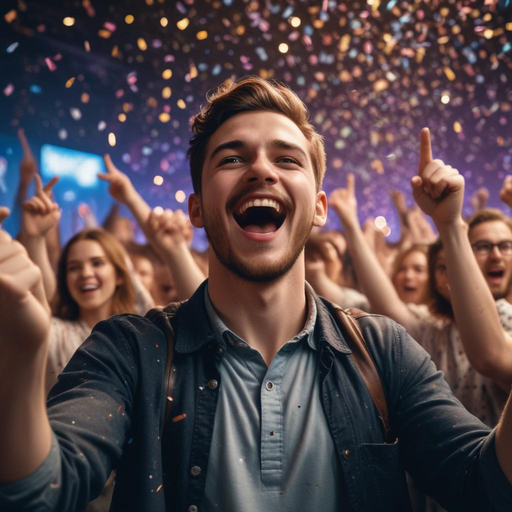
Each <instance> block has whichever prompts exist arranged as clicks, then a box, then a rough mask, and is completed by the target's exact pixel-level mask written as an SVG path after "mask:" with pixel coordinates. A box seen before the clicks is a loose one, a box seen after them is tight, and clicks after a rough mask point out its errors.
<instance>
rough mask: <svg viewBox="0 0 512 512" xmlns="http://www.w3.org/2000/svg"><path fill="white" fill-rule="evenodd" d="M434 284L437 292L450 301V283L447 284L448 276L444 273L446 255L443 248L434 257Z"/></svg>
mask: <svg viewBox="0 0 512 512" xmlns="http://www.w3.org/2000/svg"><path fill="white" fill-rule="evenodd" d="M434 276H435V286H436V290H437V292H438V293H439V294H440V295H442V296H443V297H444V298H445V299H446V300H447V301H450V285H449V284H448V276H447V274H446V256H445V253H444V249H443V250H441V251H439V253H438V255H437V257H436V265H435V267H434Z"/></svg>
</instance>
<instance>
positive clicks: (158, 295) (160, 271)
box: [150, 263, 178, 306]
mask: <svg viewBox="0 0 512 512" xmlns="http://www.w3.org/2000/svg"><path fill="white" fill-rule="evenodd" d="M154 269H155V278H154V281H153V287H152V289H151V290H150V291H151V295H152V297H153V300H154V301H155V304H156V305H157V306H165V305H167V304H169V303H170V302H176V301H177V300H178V294H177V291H176V286H175V284H174V279H173V277H172V274H171V271H170V270H169V268H168V267H167V265H164V264H161V263H157V264H155V266H154Z"/></svg>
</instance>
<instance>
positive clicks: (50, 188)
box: [43, 176, 59, 194]
mask: <svg viewBox="0 0 512 512" xmlns="http://www.w3.org/2000/svg"><path fill="white" fill-rule="evenodd" d="M57 181H59V177H58V176H54V177H53V178H52V179H51V180H50V181H49V182H48V183H47V184H46V185H45V186H44V188H43V190H44V191H45V192H46V193H47V194H49V193H50V191H51V190H52V188H53V186H54V185H55V183H57Z"/></svg>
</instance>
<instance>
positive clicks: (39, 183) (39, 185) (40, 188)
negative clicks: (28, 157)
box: [34, 173, 43, 194]
mask: <svg viewBox="0 0 512 512" xmlns="http://www.w3.org/2000/svg"><path fill="white" fill-rule="evenodd" d="M34 181H35V182H36V194H39V193H41V192H42V191H43V182H42V180H41V176H39V174H37V173H36V174H34Z"/></svg>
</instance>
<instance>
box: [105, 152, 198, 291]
mask: <svg viewBox="0 0 512 512" xmlns="http://www.w3.org/2000/svg"><path fill="white" fill-rule="evenodd" d="M105 166H106V168H107V173H105V174H99V175H98V177H99V178H100V179H102V180H104V181H108V182H109V183H110V188H109V192H110V194H112V197H114V199H117V200H118V201H120V202H122V203H123V204H125V205H126V206H127V207H128V208H129V210H130V211H131V212H132V214H133V216H134V217H135V219H136V221H137V223H138V224H139V226H140V227H141V229H142V231H143V232H144V234H145V235H146V238H147V240H148V242H149V243H150V244H151V245H152V246H153V247H154V249H155V250H156V251H157V252H158V253H159V254H160V255H161V257H162V258H163V259H164V261H165V262H166V263H167V265H168V266H169V268H170V270H171V273H172V274H173V278H174V280H175V285H176V290H177V294H178V298H179V300H185V299H188V298H189V297H190V295H191V292H193V291H195V289H196V288H197V286H198V285H199V284H200V283H201V282H202V281H203V280H204V278H205V276H204V274H203V273H202V271H201V270H200V268H199V267H198V265H197V263H196V262H195V260H194V258H193V257H192V255H191V253H190V249H189V243H190V241H191V234H192V229H191V227H190V224H189V222H188V221H186V222H185V219H184V217H185V216H184V214H183V212H181V215H180V214H177V215H176V214H174V213H173V212H171V211H170V210H168V211H167V212H164V214H162V215H160V216H159V215H157V214H155V213H154V212H152V210H151V208H150V207H149V205H148V204H147V203H146V201H144V199H143V198H142V197H141V195H140V194H139V193H138V192H137V191H136V190H135V187H134V186H133V184H132V182H131V180H130V178H129V177H128V176H127V175H126V174H124V173H123V172H121V171H120V170H119V169H117V168H116V167H115V165H114V164H113V162H112V160H111V158H110V156H109V155H105ZM175 223H176V225H174V224H175Z"/></svg>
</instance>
